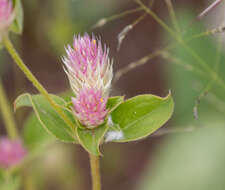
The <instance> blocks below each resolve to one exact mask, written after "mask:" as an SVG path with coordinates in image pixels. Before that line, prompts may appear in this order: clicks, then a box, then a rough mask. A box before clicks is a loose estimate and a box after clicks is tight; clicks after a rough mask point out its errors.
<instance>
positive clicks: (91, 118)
mask: <svg viewBox="0 0 225 190" xmlns="http://www.w3.org/2000/svg"><path fill="white" fill-rule="evenodd" d="M72 102H73V105H74V110H75V111H74V112H75V115H76V116H77V118H78V119H79V121H80V122H81V123H82V124H83V125H85V126H86V127H87V128H94V127H96V126H98V125H100V124H102V123H103V122H104V119H105V117H106V115H107V113H108V111H107V110H106V103H107V98H104V97H103V96H102V92H101V91H100V90H96V89H82V90H81V91H80V92H79V94H78V95H77V97H76V98H72Z"/></svg>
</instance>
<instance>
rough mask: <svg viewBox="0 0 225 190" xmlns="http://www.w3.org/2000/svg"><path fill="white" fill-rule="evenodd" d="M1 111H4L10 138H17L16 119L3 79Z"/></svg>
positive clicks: (0, 88)
mask: <svg viewBox="0 0 225 190" xmlns="http://www.w3.org/2000/svg"><path fill="white" fill-rule="evenodd" d="M0 112H1V113H2V118H3V121H4V123H5V128H6V130H7V133H8V136H9V138H11V139H14V138H17V137H18V131H17V128H16V124H15V120H14V117H13V113H12V110H11V108H10V104H9V101H8V99H7V95H6V93H5V90H4V87H3V84H2V81H1V80H0Z"/></svg>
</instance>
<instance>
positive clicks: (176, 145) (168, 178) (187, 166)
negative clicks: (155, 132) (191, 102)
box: [137, 119, 225, 190]
mask: <svg viewBox="0 0 225 190" xmlns="http://www.w3.org/2000/svg"><path fill="white" fill-rule="evenodd" d="M224 122H225V121H224V120H218V119H216V120H215V121H214V122H208V121H207V122H205V125H204V128H200V129H198V130H196V131H195V132H193V133H190V134H182V135H172V136H170V137H168V138H167V139H166V140H165V141H164V143H163V145H161V147H159V149H158V150H160V151H159V152H158V153H157V154H156V155H155V156H154V160H153V162H152V163H151V166H153V167H150V169H149V170H146V173H145V176H144V177H143V179H142V182H141V185H140V187H138V188H137V189H138V190H180V189H182V190H190V189H192V190H212V189H216V190H222V189H225V181H224V176H225V166H224V160H225V151H224V146H225V126H224Z"/></svg>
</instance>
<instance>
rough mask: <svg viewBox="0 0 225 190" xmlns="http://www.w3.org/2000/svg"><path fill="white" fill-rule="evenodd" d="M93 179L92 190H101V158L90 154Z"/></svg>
mask: <svg viewBox="0 0 225 190" xmlns="http://www.w3.org/2000/svg"><path fill="white" fill-rule="evenodd" d="M89 157H90V166H91V177H92V190H101V174H100V160H99V156H95V155H93V154H89Z"/></svg>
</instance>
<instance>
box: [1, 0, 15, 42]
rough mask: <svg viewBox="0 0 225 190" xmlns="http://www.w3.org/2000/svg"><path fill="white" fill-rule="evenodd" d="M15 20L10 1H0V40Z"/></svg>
mask: <svg viewBox="0 0 225 190" xmlns="http://www.w3.org/2000/svg"><path fill="white" fill-rule="evenodd" d="M14 18H15V11H14V9H13V4H12V1H11V0H0V38H1V36H2V34H4V33H5V32H7V31H8V29H9V27H10V25H11V24H12V22H13V20H14Z"/></svg>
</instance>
